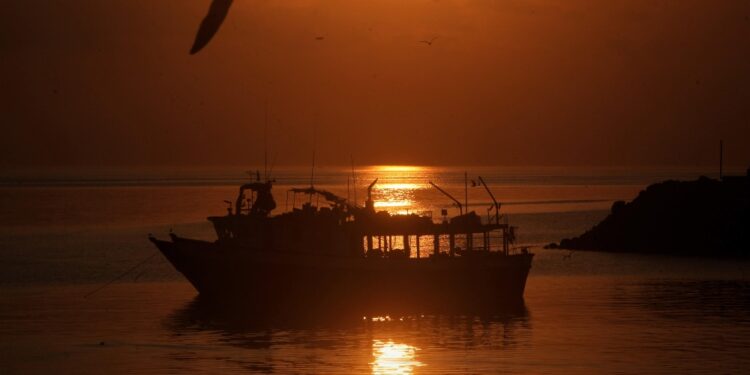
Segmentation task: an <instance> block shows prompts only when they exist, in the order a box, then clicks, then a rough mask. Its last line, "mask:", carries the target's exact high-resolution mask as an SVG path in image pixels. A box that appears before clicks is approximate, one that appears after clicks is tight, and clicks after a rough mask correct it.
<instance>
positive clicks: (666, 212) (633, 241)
mask: <svg viewBox="0 0 750 375" xmlns="http://www.w3.org/2000/svg"><path fill="white" fill-rule="evenodd" d="M548 248H555V247H551V246H549V245H548ZM558 248H563V249H575V250H595V251H613V252H642V253H667V254H685V255H701V256H741V257H747V256H750V178H747V179H733V180H732V182H720V181H718V180H714V179H710V178H707V177H701V178H699V179H698V180H696V181H665V182H661V183H657V184H653V185H651V186H649V187H647V188H646V190H644V191H641V192H640V193H639V194H638V196H637V197H636V198H635V199H634V200H633V201H632V202H630V203H625V202H622V201H618V202H615V203H614V204H613V205H612V212H611V214H610V215H609V216H607V217H606V218H605V219H604V220H603V221H602V222H600V223H599V224H597V225H595V226H594V227H593V228H591V229H590V230H588V231H587V232H586V233H583V234H582V235H580V236H578V237H576V238H571V239H564V240H562V241H560V244H559V246H558Z"/></svg>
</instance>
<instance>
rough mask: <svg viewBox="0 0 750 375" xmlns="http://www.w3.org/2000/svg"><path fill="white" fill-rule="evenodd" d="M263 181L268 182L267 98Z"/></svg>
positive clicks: (264, 124) (264, 126)
mask: <svg viewBox="0 0 750 375" xmlns="http://www.w3.org/2000/svg"><path fill="white" fill-rule="evenodd" d="M263 179H264V180H266V181H268V98H266V115H265V120H264V122H263Z"/></svg>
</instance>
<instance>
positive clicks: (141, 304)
mask: <svg viewBox="0 0 750 375" xmlns="http://www.w3.org/2000/svg"><path fill="white" fill-rule="evenodd" d="M736 172H738V173H739V172H740V171H739V170H738V171H736ZM702 175H705V176H709V177H715V175H716V172H715V171H713V170H711V169H709V168H701V167H691V168H688V167H679V168H678V167H648V168H645V167H617V168H604V167H488V166H482V167H472V166H467V167H426V166H397V165H386V166H367V167H364V166H355V167H351V166H342V167H318V168H315V169H312V168H310V167H275V168H274V167H271V168H268V167H265V168H264V167H262V166H261V167H260V168H259V167H243V166H239V167H221V168H210V167H191V168H188V167H173V168H165V167H159V168H155V167H141V168H135V167H133V168H122V167H118V168H74V169H60V168H49V169H35V170H31V169H24V170H10V171H6V172H5V173H3V175H2V176H0V374H49V373H55V374H186V373H195V374H214V373H222V374H231V373H249V374H255V373H259V374H496V373H508V374H742V373H750V262H748V261H743V260H735V259H705V258H691V257H674V256H665V255H643V254H624V253H603V252H584V251H575V252H571V251H567V250H546V249H544V248H543V246H544V245H545V244H548V243H550V242H557V241H559V240H560V239H562V238H566V237H573V236H576V235H578V234H581V233H583V232H584V231H586V230H587V229H589V228H591V227H592V226H594V225H595V224H596V223H597V222H599V221H600V220H601V219H603V218H604V217H606V216H607V214H608V213H609V210H610V208H611V206H612V204H613V203H614V202H615V201H618V200H625V201H628V200H632V199H634V198H635V197H636V196H637V195H638V194H639V192H640V191H641V190H643V189H644V188H646V187H647V186H648V185H649V184H652V183H655V182H658V181H663V180H667V179H680V180H689V179H695V178H698V177H699V176H702ZM480 176H481V179H480ZM258 178H260V179H272V180H273V181H275V182H274V196H275V200H276V203H277V208H276V210H275V212H276V213H280V212H283V211H285V210H290V209H292V208H293V207H299V205H301V204H304V203H306V202H307V203H311V200H310V198H309V197H307V196H304V195H299V194H297V195H296V196H295V194H294V193H292V192H290V189H291V188H293V187H309V186H310V185H314V186H315V187H316V188H319V189H324V190H328V191H331V192H333V193H335V194H338V195H339V196H341V197H344V198H347V199H349V200H350V201H351V202H355V203H357V204H360V205H361V204H363V202H364V200H365V198H366V196H367V188H368V185H370V184H371V183H373V181H375V180H376V179H377V182H376V183H375V184H374V185H372V190H371V194H372V198H373V200H374V201H375V205H376V207H377V208H378V209H379V210H388V211H390V212H391V213H393V214H407V213H417V214H421V215H431V216H432V217H433V220H436V221H439V220H442V217H443V216H444V214H445V215H447V216H453V215H455V214H457V213H459V210H464V209H468V210H473V211H475V212H476V213H477V214H479V215H480V216H482V217H483V218H486V217H491V216H492V215H494V214H495V212H494V211H493V209H494V207H495V205H494V203H493V199H495V200H496V201H497V202H499V203H500V212H499V213H500V215H502V216H501V220H503V221H507V222H508V223H510V224H511V225H513V226H516V227H517V228H518V229H517V231H516V234H517V241H516V243H515V244H514V246H515V247H516V248H522V247H528V248H529V249H530V251H531V252H533V253H535V254H536V255H535V258H534V262H533V265H532V269H531V273H530V275H529V278H528V283H527V287H526V291H525V298H524V303H523V306H521V307H518V308H513V309H509V310H507V311H498V312H497V313H495V314H483V315H472V314H468V313H467V314H463V315H462V314H451V315H441V314H433V313H430V312H429V311H425V312H423V313H418V314H413V315H406V316H397V315H394V316H388V315H386V316H348V315H338V314H336V313H335V312H332V313H331V314H330V316H326V317H315V318H310V319H308V316H307V314H306V312H305V311H304V310H302V311H298V312H293V314H291V315H295V316H298V317H299V319H269V318H268V317H258V316H253V315H251V314H244V313H242V312H241V311H238V312H236V313H234V314H233V313H232V312H231V311H216V310H217V309H215V308H211V306H206V304H205V302H204V301H202V300H201V299H200V298H197V293H196V291H195V290H194V289H193V288H192V287H191V286H190V284H189V283H188V282H187V281H186V280H185V279H184V278H183V277H182V276H181V275H180V274H179V273H178V272H176V271H175V270H174V269H172V267H171V266H170V265H169V264H168V262H167V261H166V260H165V259H164V258H163V257H162V256H161V254H159V253H158V252H157V249H156V248H155V247H154V246H153V245H152V244H151V243H150V242H149V241H148V236H149V235H153V236H156V237H161V238H166V237H167V236H168V234H169V233H170V232H174V233H177V234H179V235H180V236H185V237H193V238H202V239H207V240H211V239H213V238H215V234H214V232H213V228H212V227H211V226H210V224H209V223H208V222H207V221H206V217H207V216H211V215H224V214H226V212H227V207H228V203H227V201H228V202H233V201H234V200H235V199H236V198H237V194H238V186H239V185H240V184H242V183H246V182H251V181H255V180H256V179H258ZM483 182H484V183H483ZM431 183H433V184H435V185H437V186H439V187H440V188H441V189H442V190H444V191H445V193H447V194H443V193H442V192H440V191H439V190H438V189H437V188H435V187H433V185H432V184H431ZM485 185H486V188H485ZM490 193H491V194H490ZM314 203H316V204H324V202H318V201H315V202H314ZM459 204H460V208H459ZM279 292H280V293H283V291H279Z"/></svg>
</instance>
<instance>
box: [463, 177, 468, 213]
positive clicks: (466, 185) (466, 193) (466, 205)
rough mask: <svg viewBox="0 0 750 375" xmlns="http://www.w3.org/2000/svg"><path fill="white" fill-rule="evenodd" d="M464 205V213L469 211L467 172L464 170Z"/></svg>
mask: <svg viewBox="0 0 750 375" xmlns="http://www.w3.org/2000/svg"><path fill="white" fill-rule="evenodd" d="M464 207H466V213H469V174H468V173H466V171H464Z"/></svg>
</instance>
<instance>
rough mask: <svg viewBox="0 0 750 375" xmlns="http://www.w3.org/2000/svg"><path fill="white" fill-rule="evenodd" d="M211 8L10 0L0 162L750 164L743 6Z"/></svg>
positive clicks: (242, 4)
mask: <svg viewBox="0 0 750 375" xmlns="http://www.w3.org/2000/svg"><path fill="white" fill-rule="evenodd" d="M209 4H210V2H209V1H208V0H159V1H154V0H107V1H102V0H75V1H70V0H5V1H4V2H3V5H2V11H0V69H1V70H2V74H1V75H0V87H2V89H1V91H0V95H2V97H0V113H1V114H2V124H3V131H4V134H3V136H2V137H0V167H3V168H27V167H28V168H31V167H37V166H79V165H80V166H109V165H117V166H120V165H126V166H139V165H148V166H154V165H156V166H158V165H186V166H191V165H249V164H258V163H262V160H263V157H264V156H263V155H264V152H263V151H264V149H266V148H267V149H268V153H269V155H273V157H274V158H275V159H277V163H278V164H282V165H283V164H286V165H308V164H309V163H310V160H311V158H312V154H313V151H314V152H315V154H316V158H317V162H318V163H320V164H333V165H335V164H340V165H342V164H348V163H349V162H350V160H351V159H352V158H353V159H354V160H355V161H356V163H357V164H420V165H470V164H482V165H579V166H580V165H712V164H714V163H716V161H717V159H718V142H719V140H720V139H723V140H724V144H725V161H726V163H727V164H732V165H745V166H747V165H750V18H749V17H750V1H747V0H744V1H739V0H724V1H718V2H717V1H707V0H706V1H693V0H684V1H676V0H672V1H663V0H648V1H646V0H628V1H601V0H566V1H562V0H559V1H552V0H529V1H520V0H506V1H492V0H409V1H404V0H357V1H352V0H235V1H234V4H233V6H232V8H231V10H230V12H229V14H228V16H227V19H226V21H225V23H224V25H223V26H222V28H221V29H220V30H219V32H218V34H217V35H216V36H215V37H214V39H213V40H212V41H211V43H209V44H208V46H207V47H206V48H205V49H203V50H202V51H201V52H199V53H198V54H196V55H190V54H189V50H190V47H191V45H192V43H193V38H194V37H195V33H196V31H197V28H198V25H199V24H200V22H201V20H202V19H203V17H204V15H205V13H206V11H207V10H208V6H209ZM433 38H435V39H434V42H433V43H432V45H427V44H426V43H420V42H419V41H421V40H431V39H433Z"/></svg>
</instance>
